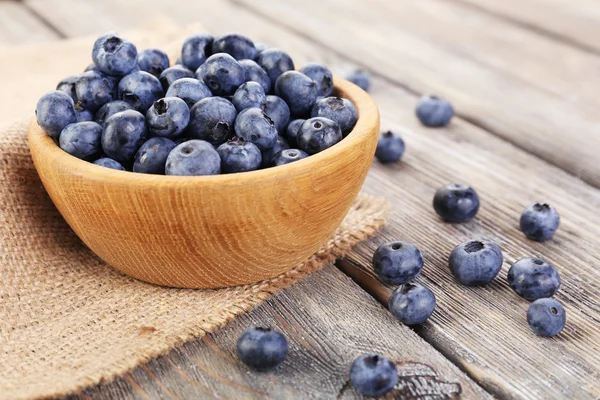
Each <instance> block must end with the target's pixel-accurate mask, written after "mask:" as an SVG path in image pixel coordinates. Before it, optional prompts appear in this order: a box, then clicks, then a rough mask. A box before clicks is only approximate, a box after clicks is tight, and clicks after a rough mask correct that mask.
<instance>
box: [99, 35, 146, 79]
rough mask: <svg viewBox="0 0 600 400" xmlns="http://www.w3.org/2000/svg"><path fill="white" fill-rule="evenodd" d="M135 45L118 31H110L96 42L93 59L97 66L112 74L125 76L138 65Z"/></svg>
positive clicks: (103, 71) (100, 69)
mask: <svg viewBox="0 0 600 400" xmlns="http://www.w3.org/2000/svg"><path fill="white" fill-rule="evenodd" d="M137 56H138V53H137V49H136V47H135V45H134V44H133V43H131V42H130V41H128V40H126V39H123V38H122V37H121V36H119V34H118V33H115V32H108V33H106V34H104V35H102V36H100V37H99V38H98V39H96V42H95V43H94V48H93V50H92V60H93V61H94V64H95V65H96V68H98V70H99V71H100V72H102V73H105V74H107V75H111V76H124V75H127V74H129V73H131V72H132V71H133V70H135V69H136V68H137V67H138V57H137Z"/></svg>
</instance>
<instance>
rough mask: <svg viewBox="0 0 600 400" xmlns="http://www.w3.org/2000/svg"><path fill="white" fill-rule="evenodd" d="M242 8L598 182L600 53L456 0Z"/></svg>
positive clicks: (311, 1) (268, 3)
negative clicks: (444, 102)
mask: <svg viewBox="0 0 600 400" xmlns="http://www.w3.org/2000/svg"><path fill="white" fill-rule="evenodd" d="M236 4H238V5H240V6H244V7H248V8H251V9H252V10H253V11H255V12H257V13H260V14H261V15H265V16H267V17H268V18H269V19H271V21H273V22H274V23H276V24H284V25H285V26H286V27H287V28H289V29H291V30H294V31H295V32H298V33H299V34H301V35H303V36H305V37H307V38H309V39H310V40H313V41H315V42H317V43H320V44H323V45H325V46H327V47H328V48H329V49H330V50H331V51H334V52H337V53H339V54H343V56H344V57H348V58H350V59H352V60H353V61H354V62H355V63H357V64H359V65H362V66H364V67H366V68H367V69H369V70H371V71H374V72H376V73H378V74H382V75H384V76H386V77H387V78H389V79H390V80H392V81H393V82H394V83H397V84H399V85H401V86H404V87H407V88H409V89H410V90H411V91H412V92H414V93H419V94H427V93H435V94H438V95H441V96H443V97H446V98H448V99H450V101H451V102H452V103H453V105H455V107H456V109H457V112H458V113H459V114H460V115H461V116H463V117H464V118H465V119H468V120H469V121H472V122H474V123H476V124H477V125H479V126H482V127H484V128H485V129H487V130H489V131H491V132H493V133H495V134H496V135H499V136H501V137H503V138H505V139H506V140H508V141H510V142H512V143H515V144H516V145H518V146H519V147H521V148H523V149H526V150H527V151H529V152H531V153H533V154H536V155H538V156H539V157H542V158H544V159H545V160H547V161H548V162H551V163H553V164H555V165H558V166H559V167H561V168H562V169H564V170H566V171H568V172H570V173H571V174H573V175H575V176H577V177H581V179H583V180H585V181H587V182H589V183H591V184H593V185H595V186H600V166H599V165H598V163H596V162H595V154H596V152H597V149H598V148H600V136H598V135H597V134H596V132H597V127H598V124H599V123H600V118H599V117H598V113H597V112H596V111H595V110H596V107H597V106H596V104H595V103H596V96H595V93H593V91H594V89H593V88H594V87H596V85H595V84H591V83H590V84H588V82H590V81H589V79H592V80H593V79H594V78H590V77H592V76H596V75H597V74H596V73H590V71H597V69H598V67H599V66H600V64H599V62H600V59H598V57H597V56H595V55H593V54H589V53H587V52H583V51H581V50H579V49H575V48H572V47H569V46H567V45H565V44H563V43H557V42H555V41H553V40H551V39H549V38H547V37H544V36H540V35H536V34H534V33H532V32H531V31H530V30H527V29H521V28H519V27H516V26H515V25H514V24H510V23H506V22H503V21H501V20H498V19H497V18H493V17H491V16H489V15H487V14H485V13H481V12H478V11H477V10H473V9H472V8H470V7H464V6H461V5H460V4H458V3H452V2H448V1H440V0H425V1H386V0H375V1H373V2H370V3H369V4H370V6H369V7H365V5H364V2H362V1H359V0H356V1H341V0H336V1H334V0H332V1H326V2H323V1H319V0H306V1H304V0H292V1H286V2H280V1H277V0H260V1H254V2H244V1H236ZM317 8H318V9H319V12H318V13H315V12H314V10H315V9H317ZM582 77H584V78H582ZM586 93H587V94H586Z"/></svg>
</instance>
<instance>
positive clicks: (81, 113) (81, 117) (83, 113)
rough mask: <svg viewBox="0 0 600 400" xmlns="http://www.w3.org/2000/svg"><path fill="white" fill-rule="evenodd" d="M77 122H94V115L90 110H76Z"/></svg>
mask: <svg viewBox="0 0 600 400" xmlns="http://www.w3.org/2000/svg"><path fill="white" fill-rule="evenodd" d="M75 112H76V113H77V122H85V121H93V120H94V113H93V112H91V111H90V110H84V109H83V108H76V109H75Z"/></svg>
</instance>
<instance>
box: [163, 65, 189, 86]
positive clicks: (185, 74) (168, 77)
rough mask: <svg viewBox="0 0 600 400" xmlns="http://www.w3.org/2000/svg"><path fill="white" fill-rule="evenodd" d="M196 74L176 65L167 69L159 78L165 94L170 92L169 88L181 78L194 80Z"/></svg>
mask: <svg viewBox="0 0 600 400" xmlns="http://www.w3.org/2000/svg"><path fill="white" fill-rule="evenodd" d="M193 77H194V72H193V71H191V70H189V69H187V68H186V67H184V66H183V65H174V66H172V67H169V68H167V69H165V70H164V71H163V72H162V73H161V74H160V76H159V78H158V80H159V81H160V84H161V85H162V87H163V90H164V91H165V93H166V92H167V90H169V87H170V86H171V85H172V84H173V82H175V81H176V80H178V79H181V78H193Z"/></svg>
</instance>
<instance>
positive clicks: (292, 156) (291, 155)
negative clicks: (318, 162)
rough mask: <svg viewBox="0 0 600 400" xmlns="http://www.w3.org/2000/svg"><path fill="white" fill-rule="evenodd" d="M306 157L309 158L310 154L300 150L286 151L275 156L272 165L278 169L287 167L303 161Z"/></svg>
mask: <svg viewBox="0 0 600 400" xmlns="http://www.w3.org/2000/svg"><path fill="white" fill-rule="evenodd" d="M306 157H308V154H306V153H305V152H303V151H302V150H300V149H285V150H281V151H280V152H279V153H276V154H275V155H274V156H273V159H272V162H271V165H272V166H274V167H277V166H279V165H285V164H289V163H292V162H294V161H298V160H302V159H303V158H306Z"/></svg>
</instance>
